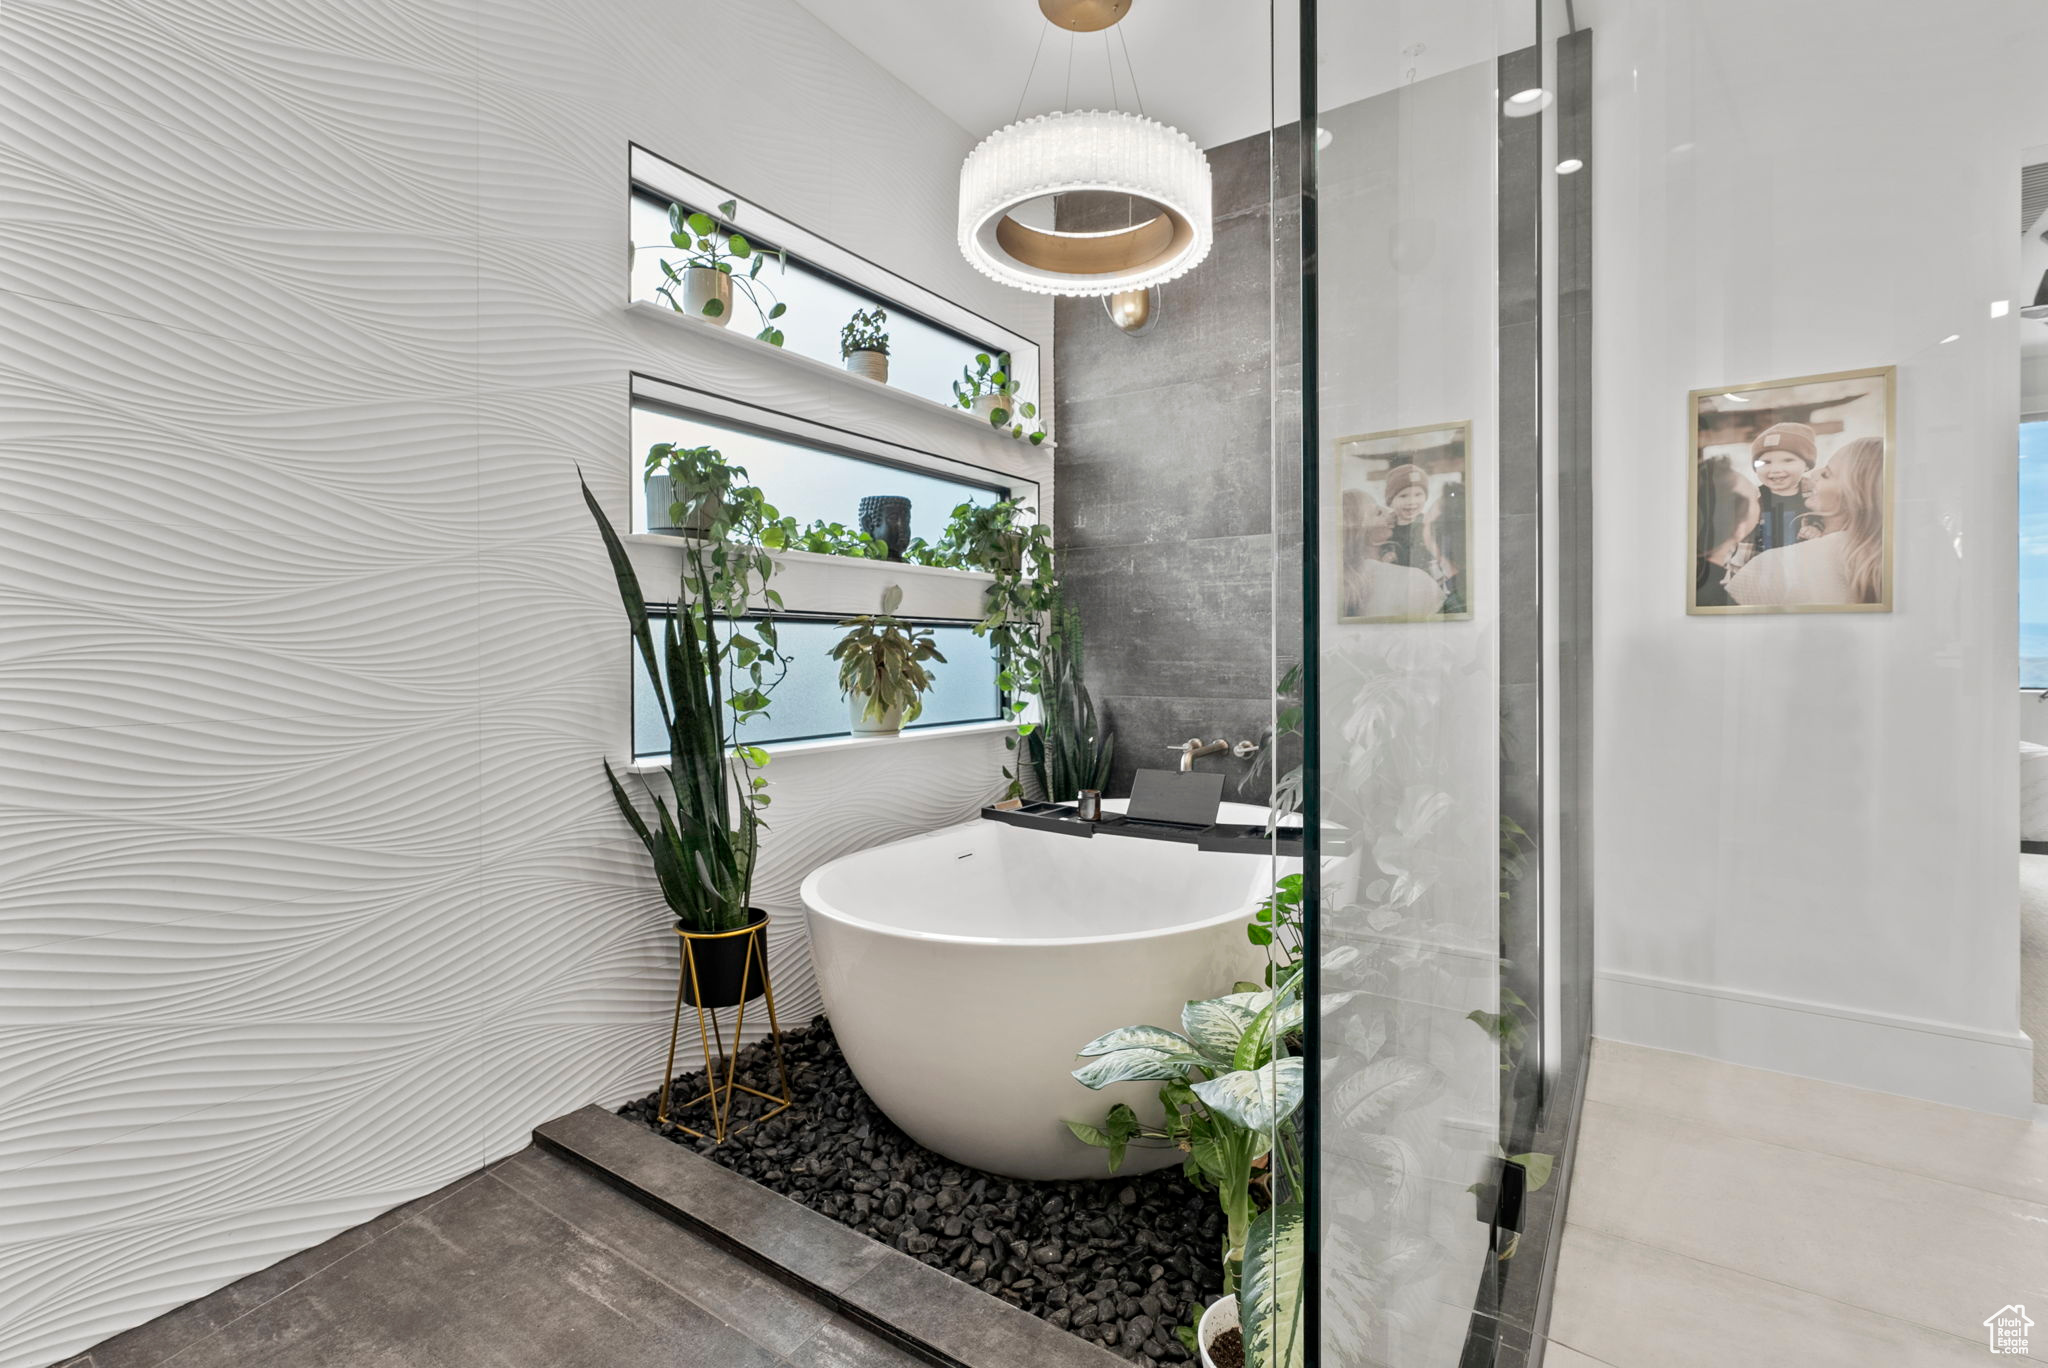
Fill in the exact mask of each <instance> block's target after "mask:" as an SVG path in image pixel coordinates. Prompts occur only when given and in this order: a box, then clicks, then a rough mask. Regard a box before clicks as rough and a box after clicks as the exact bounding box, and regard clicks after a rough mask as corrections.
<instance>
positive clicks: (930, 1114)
mask: <svg viewBox="0 0 2048 1368" xmlns="http://www.w3.org/2000/svg"><path fill="white" fill-rule="evenodd" d="M1106 806H1112V807H1113V806H1120V805H1116V804H1110V805H1106ZM1223 808H1224V810H1223V812H1222V814H1221V815H1220V816H1219V818H1218V820H1219V821H1225V822H1245V823H1251V822H1260V821H1264V820H1265V816H1266V814H1265V810H1264V809H1262V808H1256V807H1248V806H1245V805H1243V804H1237V803H1226V804H1224V805H1223ZM1299 868H1300V861H1298V860H1285V861H1278V862H1276V861H1274V860H1273V859H1271V858H1270V857H1268V856H1264V855H1237V854H1230V855H1225V854H1217V853H1213V852H1207V851H1198V850H1196V849H1195V847H1194V846H1192V845H1187V844H1181V843H1177V842H1169V841H1154V840H1145V839H1140V838H1135V837H1127V836H1106V835H1097V836H1094V837H1091V838H1088V839H1082V838H1080V837H1076V836H1066V835H1060V834H1058V833H1055V832H1044V831H1031V830H1026V829H1024V828H1020V827H1014V826H1009V825H1006V824H1003V823H1000V822H990V821H981V820H977V821H973V822H968V823H966V824H965V825H962V826H956V827H949V828H947V829H945V830H943V831H935V832H932V833H931V834H929V835H926V836H917V837H913V838H911V839H909V840H906V841H897V842H895V843H893V844H890V845H885V846H877V847H875V848H874V849H872V850H864V851H861V852H859V853H858V854H854V855H848V856H846V857H844V858H842V859H838V860H834V861H832V862H831V863H830V864H827V865H824V866H822V867H820V868H819V869H817V870H815V871H813V872H812V874H811V876H810V877H809V878H807V879H805V880H804V884H803V899H804V906H805V908H806V909H808V912H809V917H808V921H809V925H810V935H811V958H812V962H813V964H814V965H815V966H816V969H817V975H818V982H819V985H820V987H821V988H822V989H823V991H824V998H825V1010H826V1012H827V1013H829V1014H830V1016H831V1020H832V1029H833V1032H834V1033H835V1034H836V1035H837V1036H838V1038H839V1045H840V1048H841V1049H842V1050H843V1051H844V1052H845V1054H846V1061H847V1063H848V1064H849V1065H851V1066H852V1068H853V1072H854V1075H855V1077H857V1078H858V1079H859V1080H860V1084H861V1087H863V1088H865V1089H866V1090H867V1094H868V1096H869V1097H871V1098H873V1099H874V1100H875V1103H876V1105H877V1106H879V1107H881V1109H882V1110H883V1111H884V1112H885V1113H887V1114H888V1116H889V1118H890V1119H891V1120H892V1121H894V1122H895V1123H896V1124H897V1125H899V1126H901V1127H902V1128H903V1129H904V1131H905V1132H907V1133H908V1134H909V1135H910V1137H911V1138H912V1139H914V1140H916V1141H917V1142H918V1143H919V1144H921V1145H923V1146H924V1147H925V1148H927V1149H931V1150H936V1151H937V1152H938V1153H940V1154H943V1155H945V1156H946V1157H947V1158H949V1159H952V1160H954V1161H955V1162H957V1163H962V1164H966V1165H969V1166H971V1167H973V1168H978V1169H986V1170H988V1171H989V1172H991V1173H999V1174H1003V1175H1006V1176H1008V1177H1012V1178H1032V1179H1044V1178H1101V1177H1107V1176H1108V1164H1107V1159H1106V1156H1105V1155H1104V1153H1103V1151H1101V1150H1099V1149H1091V1148H1090V1147H1088V1146H1087V1145H1084V1144H1082V1143H1081V1142H1080V1141H1078V1140H1076V1139H1075V1138H1074V1137H1073V1135H1072V1134H1071V1133H1070V1132H1069V1131H1068V1130H1067V1128H1066V1125H1065V1124H1064V1122H1065V1120H1066V1119H1068V1118H1072V1119H1074V1120H1077V1121H1088V1122H1099V1121H1101V1119H1102V1117H1103V1114H1104V1113H1105V1112H1107V1111H1108V1110H1109V1108H1110V1106H1111V1105H1112V1104H1113V1103H1116V1102H1120V1101H1121V1102H1128V1103H1129V1104H1130V1105H1131V1106H1132V1107H1134V1108H1136V1109H1137V1111H1138V1113H1139V1115H1141V1116H1143V1117H1145V1118H1146V1119H1147V1120H1149V1121H1153V1122H1157V1121H1158V1120H1159V1106H1158V1091H1159V1085H1158V1084H1157V1083H1126V1084H1120V1085H1117V1086H1116V1087H1113V1088H1106V1089H1104V1090H1103V1091H1101V1092H1091V1091H1090V1090H1089V1089H1087V1088H1084V1087H1082V1086H1081V1085H1080V1084H1079V1083H1076V1082H1075V1081H1074V1080H1073V1078H1072V1077H1071V1076H1070V1071H1071V1070H1072V1069H1073V1068H1074V1067H1075V1066H1076V1064H1077V1063H1078V1062H1079V1061H1078V1060H1076V1059H1075V1057H1074V1052H1075V1051H1076V1050H1078V1049H1080V1047H1081V1046H1083V1045H1085V1044H1087V1043H1088V1042H1089V1041H1090V1040H1093V1039H1094V1038H1095V1037H1096V1036H1099V1035H1101V1034H1103V1033H1104V1032H1105V1031H1110V1030H1113V1029H1115V1028H1116V1027H1118V1026H1130V1025H1136V1024H1148V1025H1157V1026H1165V1027H1168V1028H1170V1029H1176V1030H1177V1029H1179V1025H1180V1013H1181V1007H1182V1006H1183V1005H1184V1004H1185V1003H1186V1002H1187V1001H1188V1000H1189V999H1190V998H1207V997H1216V996H1220V995H1221V994H1224V993H1227V992H1229V991H1231V985H1232V984H1233V983H1235V982H1236V981H1238V980H1240V979H1258V978H1260V977H1261V976H1262V974H1263V971H1264V966H1265V952H1264V951H1263V950H1261V949H1259V948H1258V947H1256V946H1254V945H1252V944H1251V943H1250V941H1248V940H1247V939H1246V937H1245V930H1244V928H1245V922H1246V920H1247V919H1248V918H1249V916H1250V914H1251V911H1252V908H1253V907H1254V906H1255V905H1256V904H1257V903H1258V901H1259V900H1260V899H1261V898H1263V897H1264V896H1265V895H1266V893H1267V892H1268V891H1269V890H1270V889H1271V888H1272V882H1273V880H1274V879H1275V878H1276V877H1278V876H1279V875H1282V874H1291V873H1295V872H1297V871H1298V870H1299ZM1184 1157H1185V1156H1183V1155H1181V1154H1180V1153H1178V1152H1177V1151H1170V1150H1167V1151H1161V1150H1149V1149H1148V1150H1141V1149H1138V1148H1136V1147H1133V1148H1132V1149H1131V1151H1130V1152H1129V1154H1128V1155H1127V1157H1126V1159H1125V1162H1124V1166H1123V1169H1122V1171H1123V1172H1126V1173H1128V1172H1138V1171H1143V1170H1145V1169H1151V1168H1159V1167H1163V1166H1164V1165H1166V1164H1170V1163H1178V1162H1180V1161H1181V1160H1182V1159H1183V1158H1184Z"/></svg>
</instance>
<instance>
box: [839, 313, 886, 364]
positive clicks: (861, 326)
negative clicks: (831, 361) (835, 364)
mask: <svg viewBox="0 0 2048 1368" xmlns="http://www.w3.org/2000/svg"><path fill="white" fill-rule="evenodd" d="M888 321H889V312H888V310H886V309H883V308H880V307H877V308H873V309H855V310H854V311H853V317H852V318H849V319H848V320H847V321H846V326H845V327H843V328H841V329H840V330H839V357H840V359H841V360H842V361H843V360H845V359H846V358H847V357H849V356H851V355H853V354H854V353H855V352H863V351H867V352H880V353H881V354H882V355H884V356H887V355H888V354H889V331H888V329H887V328H885V327H884V326H883V325H884V324H886V323H887V322H888Z"/></svg>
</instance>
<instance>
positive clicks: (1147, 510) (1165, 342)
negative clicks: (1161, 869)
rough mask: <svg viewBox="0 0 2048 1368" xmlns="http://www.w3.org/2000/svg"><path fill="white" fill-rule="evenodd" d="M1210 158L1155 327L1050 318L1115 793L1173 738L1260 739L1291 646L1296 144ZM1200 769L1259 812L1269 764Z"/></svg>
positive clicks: (1165, 754) (1096, 318) (1071, 314)
mask: <svg viewBox="0 0 2048 1368" xmlns="http://www.w3.org/2000/svg"><path fill="white" fill-rule="evenodd" d="M1269 144H1270V145H1269ZM1208 155H1209V162H1210V167H1211V169H1212V172H1213V175H1214V184H1215V226H1216V243H1215V247H1214V249H1213V251H1212V252H1211V253H1210V255H1209V258H1208V260H1207V261H1205V262H1204V263H1203V264H1202V265H1201V266H1199V267H1197V268H1196V269H1195V270H1194V271H1192V272H1191V273H1189V274H1188V275H1186V276H1183V277H1182V278H1181V279H1179V280H1176V281H1173V282H1172V283H1170V284H1168V285H1167V286H1165V287H1164V288H1163V290H1162V299H1161V311H1160V315H1159V318H1158V321H1157V322H1156V324H1155V325H1154V326H1153V327H1152V329H1151V330H1150V331H1149V332H1147V333H1145V334H1143V335H1140V336H1131V335H1128V334H1125V333H1123V332H1120V331H1118V329H1117V328H1116V327H1115V326H1114V325H1112V324H1111V323H1110V321H1109V317H1108V314H1107V312H1106V311H1105V310H1104V308H1103V306H1102V302H1101V301H1100V300H1098V299H1062V300H1060V301H1059V304H1058V307H1057V310H1056V313H1055V322H1054V337H1055V343H1054V355H1055V358H1056V360H1055V364H1054V368H1053V373H1054V376H1055V382H1054V383H1055V388H1054V395H1055V413H1056V417H1057V422H1058V439H1059V448H1058V453H1057V455H1056V456H1055V458H1054V460H1055V470H1056V483H1057V487H1058V489H1059V497H1058V499H1057V500H1056V501H1055V503H1056V515H1055V524H1056V526H1055V531H1056V534H1057V539H1058V544H1059V546H1060V547H1061V564H1062V566H1063V570H1062V575H1063V578H1064V581H1065V586H1066V592H1067V596H1068V599H1069V601H1070V602H1071V603H1073V604H1074V605H1075V607H1076V608H1077V609H1078V610H1079V612H1080V614H1081V619H1082V622H1083V624H1084V626H1085V628H1086V647H1087V668H1086V674H1085V679H1086V682H1087V684H1088V687H1089V690H1090V692H1091V693H1092V694H1093V695H1094V698H1095V701H1096V705H1097V707H1098V708H1100V709H1101V710H1102V712H1103V714H1104V715H1105V717H1106V718H1107V720H1108V723H1109V725H1110V726H1111V727H1113V728H1114V729H1115V731H1116V734H1117V742H1116V746H1117V752H1116V761H1115V766H1114V769H1113V772H1112V774H1111V778H1110V790H1109V791H1110V793H1111V794H1112V795H1121V794H1125V793H1128V792H1129V791H1130V784H1131V778H1132V775H1133V774H1134V773H1135V772H1136V771H1137V770H1138V769H1140V768H1171V767H1172V766H1174V765H1176V764H1178V757H1177V756H1175V755H1173V754H1171V753H1169V750H1168V748H1169V747H1172V746H1176V745H1178V744H1179V743H1181V742H1182V741H1185V740H1187V739H1188V738H1189V737H1196V736H1199V737H1200V738H1201V739H1202V740H1204V741H1213V740H1216V739H1218V738H1221V739H1225V740H1228V741H1230V742H1232V743H1236V742H1238V741H1242V740H1254V741H1256V740H1260V739H1261V738H1263V737H1264V736H1265V735H1266V732H1267V730H1268V728H1269V727H1270V725H1271V721H1272V716H1273V707H1274V704H1273V700H1274V684H1275V682H1276V680H1277V679H1278V678H1279V677H1280V675H1281V674H1282V673H1283V672H1284V671H1285V670H1286V669H1287V668H1288V667H1289V666H1291V665H1292V664H1293V663H1294V662H1295V660H1296V659H1298V658H1299V655H1300V651H1301V645H1300V642H1301V611H1300V579H1301V571H1300V545H1301V532H1300V527H1299V523H1300V508H1301V503H1300V487H1299V486H1300V476H1299V469H1300V467H1299V452H1298V448H1299V444H1300V432H1299V414H1300V411H1301V330H1300V321H1299V299H1300V294H1299V290H1300V270H1299V265H1298V261H1299V224H1300V196H1299V194H1298V192H1297V190H1298V172H1297V167H1298V163H1299V151H1298V144H1297V142H1296V138H1295V135H1294V132H1293V130H1292V129H1283V130H1281V131H1280V132H1278V133H1276V134H1275V135H1273V137H1272V138H1271V139H1269V138H1268V137H1267V135H1265V134H1260V135H1258V136H1255V137H1251V138H1246V139H1243V140H1240V141H1238V142H1234V143H1227V144H1225V145H1223V146H1221V147H1217V148H1212V149H1210V151H1209V154H1208ZM1275 167H1277V168H1279V172H1280V176H1281V181H1282V183H1281V185H1280V186H1279V187H1278V189H1277V190H1276V187H1275V186H1274V184H1273V175H1272V171H1273V168H1275ZM1105 210H1106V211H1107V213H1108V214H1109V215H1111V216H1114V215H1116V214H1120V213H1121V212H1123V210H1122V206H1119V205H1109V206H1095V209H1094V210H1093V211H1092V212H1094V213H1095V214H1096V216H1097V217H1100V216H1101V214H1102V212H1103V211H1105ZM1090 212H1091V211H1090V210H1087V209H1083V208H1081V207H1079V206H1075V207H1071V208H1070V207H1068V206H1065V205H1063V206H1062V213H1061V224H1062V226H1063V227H1103V226H1110V225H1109V223H1108V222H1094V221H1092V220H1091V219H1090V217H1089V214H1090ZM1114 222H1115V223H1116V224H1118V225H1121V223H1122V222H1123V220H1122V219H1121V218H1114ZM1294 758H1295V757H1294V756H1293V755H1291V754H1288V753H1284V752H1283V755H1282V758H1281V763H1282V766H1283V767H1284V766H1285V765H1287V764H1291V763H1293V760H1294ZM1196 767H1197V768H1198V769H1204V770H1210V769H1214V770H1219V771H1221V772H1222V773H1224V774H1225V775H1226V783H1225V786H1224V787H1225V796H1226V797H1234V798H1242V799H1244V800H1246V801H1251V802H1261V803H1262V802H1264V801H1266V797H1267V794H1268V784H1269V782H1270V779H1271V775H1272V766H1270V765H1262V764H1259V763H1257V762H1256V761H1254V760H1249V759H1246V760H1241V759H1237V758H1235V757H1230V756H1221V755H1219V756H1209V757H1205V758H1204V759H1202V760H1200V761H1197V762H1196Z"/></svg>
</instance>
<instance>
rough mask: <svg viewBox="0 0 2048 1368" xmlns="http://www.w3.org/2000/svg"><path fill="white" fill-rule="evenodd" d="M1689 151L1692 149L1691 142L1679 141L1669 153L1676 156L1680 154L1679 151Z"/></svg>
mask: <svg viewBox="0 0 2048 1368" xmlns="http://www.w3.org/2000/svg"><path fill="white" fill-rule="evenodd" d="M1690 151H1692V144H1691V143H1689V142H1684V143H1679V144H1678V145H1677V146H1676V147H1673V148H1672V149H1671V155H1672V156H1674V157H1675V156H1678V155H1679V154H1681V153H1684V152H1690Z"/></svg>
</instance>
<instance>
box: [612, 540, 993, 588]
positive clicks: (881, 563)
mask: <svg viewBox="0 0 2048 1368" xmlns="http://www.w3.org/2000/svg"><path fill="white" fill-rule="evenodd" d="M620 540H622V541H624V542H626V543H628V544H629V545H633V546H654V547H661V548H663V549H665V550H678V549H680V548H682V547H685V546H688V545H690V544H691V543H693V542H695V541H696V540H697V538H695V537H669V536H664V535H662V534H660V533H657V532H633V533H629V534H628V535H626V536H625V537H622V538H621V539H620ZM768 554H769V555H770V556H772V557H774V558H775V561H776V563H777V564H778V565H782V564H785V563H786V564H789V565H815V566H817V567H819V568H820V569H827V570H850V571H851V572H852V573H854V574H873V575H886V576H888V577H889V578H891V579H893V578H895V577H896V576H898V575H910V576H912V577H917V576H925V575H938V576H941V577H943V578H944V579H946V580H949V581H954V582H960V581H966V580H972V581H973V582H975V583H976V584H994V583H995V582H996V577H995V576H994V575H992V574H990V573H989V572H988V571H986V570H956V569H954V568H952V567H951V566H946V565H919V564H917V563H916V562H915V561H892V560H876V559H875V558H874V557H873V556H835V555H832V554H831V553H830V552H826V551H797V550H788V551H770V552H769V553H768Z"/></svg>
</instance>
